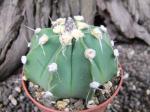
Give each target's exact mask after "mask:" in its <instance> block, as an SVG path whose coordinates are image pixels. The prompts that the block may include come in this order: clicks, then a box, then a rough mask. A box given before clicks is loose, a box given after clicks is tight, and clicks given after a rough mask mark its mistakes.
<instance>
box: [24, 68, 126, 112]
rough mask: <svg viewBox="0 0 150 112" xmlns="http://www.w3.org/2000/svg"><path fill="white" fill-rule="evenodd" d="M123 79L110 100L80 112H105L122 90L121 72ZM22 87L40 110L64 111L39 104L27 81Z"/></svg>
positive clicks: (50, 111)
mask: <svg viewBox="0 0 150 112" xmlns="http://www.w3.org/2000/svg"><path fill="white" fill-rule="evenodd" d="M120 74H121V78H120V82H119V85H118V87H117V89H116V91H115V92H114V94H113V95H112V96H111V97H110V98H109V99H107V100H106V101H104V102H103V103H101V104H99V105H98V106H96V107H93V108H90V109H86V110H82V111H80V112H104V111H105V110H106V108H107V106H108V104H109V103H111V102H112V100H113V98H114V97H115V96H116V95H117V94H118V92H119V90H120V88H121V85H122V81H123V70H121V73H120ZM22 86H23V89H24V91H25V93H26V95H27V97H28V98H29V99H30V100H31V101H32V102H33V103H34V104H35V105H36V106H37V107H38V108H39V109H40V110H42V111H43V112H62V111H58V110H54V109H50V108H48V107H45V106H44V105H42V104H40V103H39V102H37V101H36V100H35V99H33V97H32V96H31V95H30V93H29V91H28V89H27V86H26V83H25V81H24V80H23V79H22Z"/></svg>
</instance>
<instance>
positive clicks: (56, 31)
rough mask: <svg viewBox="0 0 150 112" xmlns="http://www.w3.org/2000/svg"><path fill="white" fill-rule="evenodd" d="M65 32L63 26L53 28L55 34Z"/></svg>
mask: <svg viewBox="0 0 150 112" xmlns="http://www.w3.org/2000/svg"><path fill="white" fill-rule="evenodd" d="M64 31H65V27H64V26H62V25H57V26H55V27H54V28H53V32H54V33H57V34H59V33H63V32H64Z"/></svg>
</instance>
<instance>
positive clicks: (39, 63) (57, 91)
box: [23, 26, 118, 99]
mask: <svg viewBox="0 0 150 112" xmlns="http://www.w3.org/2000/svg"><path fill="white" fill-rule="evenodd" d="M93 28H96V27H95V26H89V28H87V29H83V30H82V32H83V33H84V37H82V38H79V39H78V40H75V39H72V44H71V45H67V46H65V47H63V46H62V45H61V43H60V40H59V36H60V34H56V33H54V32H53V29H52V28H43V29H41V31H40V32H39V33H38V34H35V35H34V37H33V39H32V42H31V49H30V51H29V53H28V54H27V63H26V64H25V65H24V68H23V71H24V75H25V76H26V77H27V79H28V80H30V81H32V82H33V83H35V84H38V85H40V86H41V87H42V88H44V90H45V91H50V92H52V93H53V94H54V96H55V97H56V98H71V97H72V98H84V99H85V98H86V97H87V94H88V92H89V90H91V89H90V87H89V84H90V83H91V82H92V81H97V82H99V83H100V84H104V83H105V82H107V81H109V80H111V79H112V78H113V77H114V76H115V75H117V68H118V63H117V58H116V57H115V56H114V52H113V48H112V46H111V43H110V39H109V35H108V33H107V32H103V31H101V32H102V39H101V43H102V50H103V51H102V50H101V48H100V43H99V40H98V39H97V38H95V37H94V36H93V35H92V34H91V31H90V30H91V29H93ZM43 34H46V35H47V36H48V41H47V43H46V44H44V45H42V47H41V46H40V45H39V42H38V39H39V38H40V37H41V36H42V35H43ZM87 48H92V49H94V50H95V51H96V56H95V58H94V59H93V60H92V61H90V60H88V59H87V58H85V55H84V52H85V50H86V49H87ZM43 50H44V52H45V55H44V54H43ZM50 63H57V65H58V69H57V71H55V72H49V71H48V65H49V64H50Z"/></svg>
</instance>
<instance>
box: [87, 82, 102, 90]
mask: <svg viewBox="0 0 150 112" xmlns="http://www.w3.org/2000/svg"><path fill="white" fill-rule="evenodd" d="M100 85H101V84H100V83H99V82H96V81H93V82H91V83H90V88H92V89H98V88H99V86H100Z"/></svg>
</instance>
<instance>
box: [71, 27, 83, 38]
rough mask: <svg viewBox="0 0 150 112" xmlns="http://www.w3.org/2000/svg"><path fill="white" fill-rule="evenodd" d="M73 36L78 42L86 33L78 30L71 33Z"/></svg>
mask: <svg viewBox="0 0 150 112" xmlns="http://www.w3.org/2000/svg"><path fill="white" fill-rule="evenodd" d="M71 35H72V37H74V38H75V39H76V40H78V39H79V38H81V37H83V36H84V33H82V31H81V30H78V29H74V30H72V31H71Z"/></svg>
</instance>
